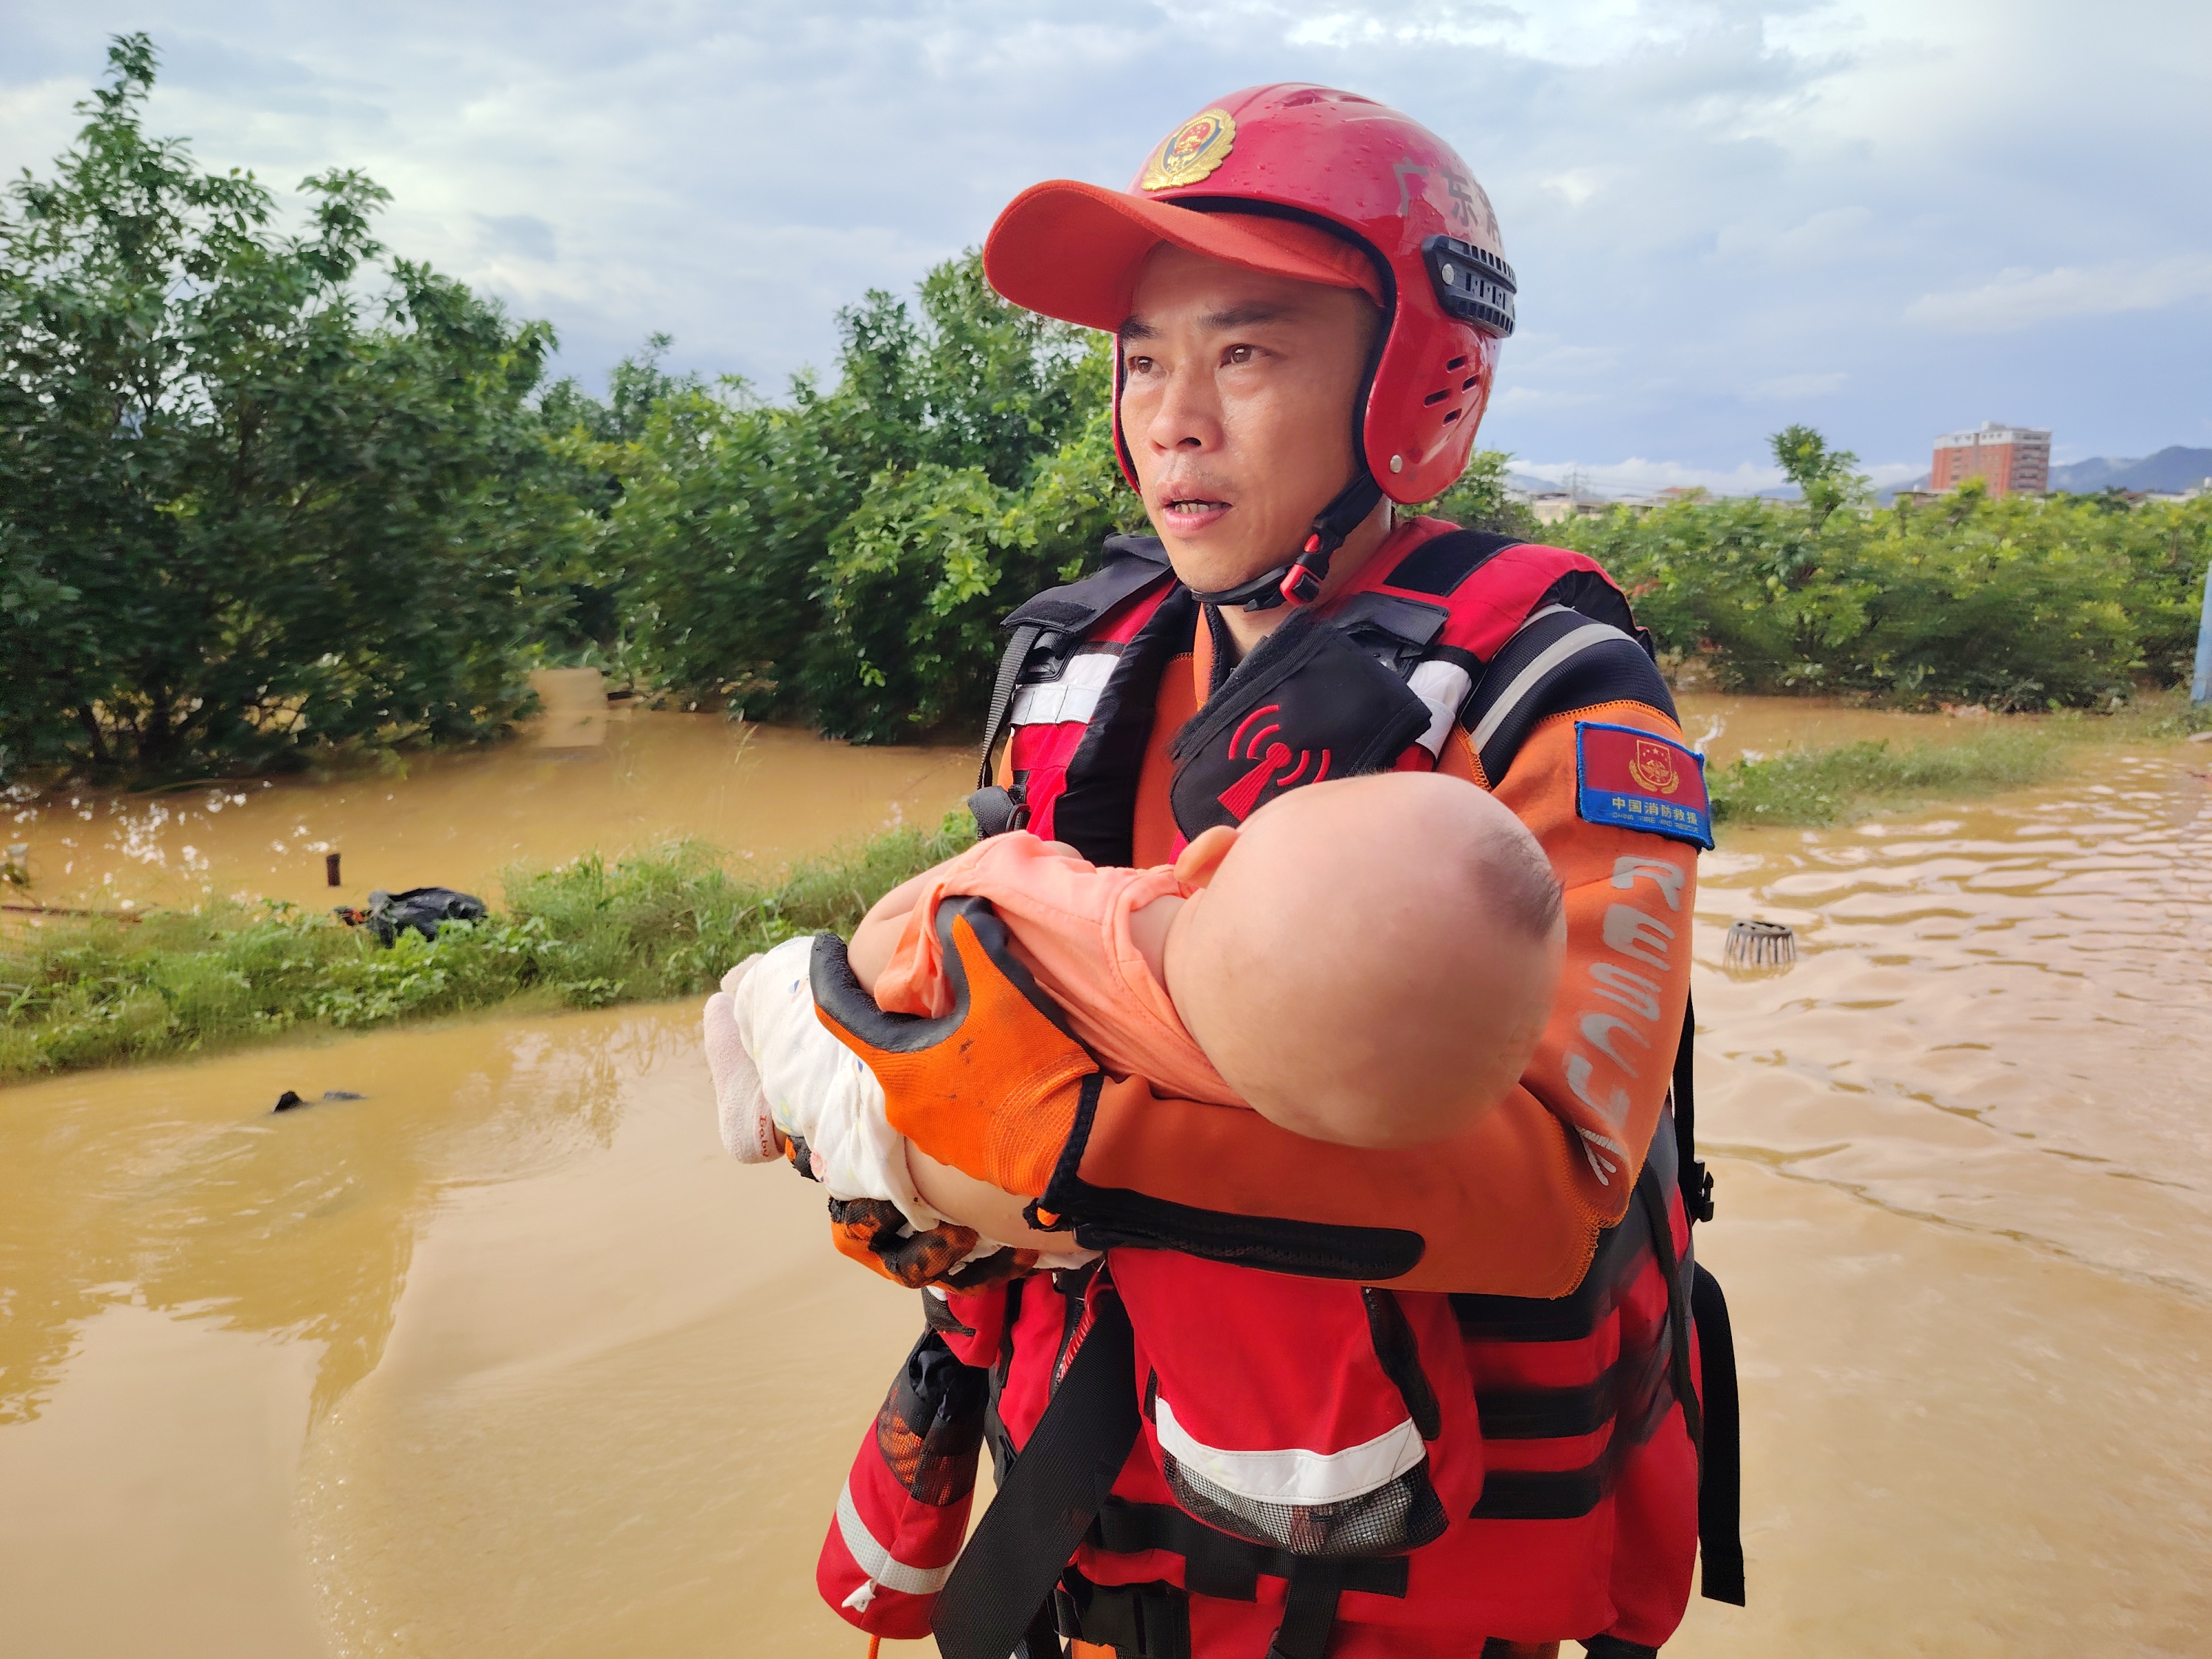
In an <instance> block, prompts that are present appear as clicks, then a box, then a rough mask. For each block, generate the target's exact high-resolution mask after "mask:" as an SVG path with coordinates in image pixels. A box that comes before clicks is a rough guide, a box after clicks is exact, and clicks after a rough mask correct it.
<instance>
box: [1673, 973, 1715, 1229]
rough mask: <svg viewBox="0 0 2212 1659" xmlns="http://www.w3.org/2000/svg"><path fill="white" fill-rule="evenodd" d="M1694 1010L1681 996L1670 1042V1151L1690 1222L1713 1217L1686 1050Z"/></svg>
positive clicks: (1693, 1036)
mask: <svg viewBox="0 0 2212 1659" xmlns="http://www.w3.org/2000/svg"><path fill="white" fill-rule="evenodd" d="M1697 1036H1698V1011H1697V1009H1696V1007H1695V1006H1693V1005H1692V1002H1691V1000H1690V999H1689V998H1688V997H1684V998H1683V999H1682V1040H1681V1041H1680V1042H1678V1043H1676V1044H1675V1045H1674V1152H1675V1158H1676V1164H1675V1167H1676V1168H1677V1169H1678V1170H1680V1178H1681V1182H1682V1207H1683V1208H1685V1209H1686V1210H1687V1211H1689V1212H1690V1218H1691V1219H1692V1221H1711V1219H1712V1218H1713V1176H1712V1171H1711V1170H1708V1169H1706V1168H1705V1165H1704V1164H1700V1163H1699V1162H1698V1079H1697V1070H1696V1067H1695V1066H1692V1063H1691V1056H1690V1051H1691V1049H1692V1048H1693V1047H1695V1046H1696V1042H1697Z"/></svg>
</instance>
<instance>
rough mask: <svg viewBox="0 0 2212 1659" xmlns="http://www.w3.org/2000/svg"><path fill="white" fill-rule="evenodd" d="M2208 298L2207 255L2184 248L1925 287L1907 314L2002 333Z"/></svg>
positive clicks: (1960, 328)
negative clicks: (2181, 252) (2179, 252)
mask: <svg viewBox="0 0 2212 1659" xmlns="http://www.w3.org/2000/svg"><path fill="white" fill-rule="evenodd" d="M2206 298H2212V258H2203V257H2202V256H2184V257H2182V258H2172V259H2160V260H2159V261H2157V262H2156V263H2154V264H2132V265H2124V264H2112V265H2094V266H2081V265H2061V266H2059V267H2058V268H2057V270H2042V271H2038V270H2027V269H2026V268H2025V267H2020V266H2015V268H2013V269H2011V270H2006V271H2004V272H2002V273H2001V274H2000V275H1999V276H1997V278H1996V281H1995V282H1990V283H1983V284H1982V285H1981V286H1980V287H1979V288H1970V289H1954V290H1952V291H1951V292H1949V293H1947V294H1924V295H1922V296H1921V297H1920V298H1918V299H1917V300H1915V301H1913V302H1912V303H1911V305H1910V306H1908V307H1905V315H1906V316H1907V317H1908V318H1910V319H1911V320H1912V321H1914V322H1916V323H1922V324H1925V325H1928V326H1929V327H1931V328H1941V329H1949V330H1952V331H1957V332H1960V333H1981V334H2000V333H2007V332H2010V331H2013V330H2015V329H2023V328H2034V327H2036V326H2038V325H2040V324H2044V323H2056V322H2063V321H2064V320H2066V319H2069V318H2074V317H2109V316H2113V315H2116V314H2118V313H2121V312H2128V311H2163V310H2165V309H2166V307H2168V306H2172V305H2179V303H2181V302H2182V301H2185V300H2202V299H2206Z"/></svg>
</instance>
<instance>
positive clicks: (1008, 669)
mask: <svg viewBox="0 0 2212 1659" xmlns="http://www.w3.org/2000/svg"><path fill="white" fill-rule="evenodd" d="M1103 551H1104V556H1105V563H1104V564H1103V567H1102V568H1099V569H1097V570H1096V571H1093V572H1092V573H1091V574H1090V575H1088V576H1085V577H1084V578H1083V579H1082V580H1080V581H1073V582H1070V583H1068V584H1067V585H1066V586H1063V587H1048V588H1047V589H1045V591H1044V592H1042V593H1038V594H1036V595H1034V596H1032V597H1031V598H1030V599H1027V600H1025V601H1024V602H1023V604H1021V605H1019V606H1018V607H1017V608H1016V609H1015V611H1014V612H1013V614H1012V615H1011V616H1009V617H1007V618H1006V621H1005V622H1004V623H1001V624H1000V626H1001V627H1004V628H1006V629H1009V630H1010V631H1011V632H1012V635H1013V637H1012V639H1011V640H1009V641H1007V643H1006V652H1005V654H1003V655H1002V656H1000V659H999V672H998V677H997V678H996V679H994V681H993V682H992V685H991V708H990V713H989V714H987V716H985V718H984V720H983V755H982V760H981V763H980V765H979V766H978V767H977V769H976V774H975V787H976V790H977V791H978V793H981V792H983V791H987V790H988V789H990V788H991V787H992V785H991V757H992V755H993V753H994V752H995V751H996V750H997V749H998V746H999V741H1000V738H1004V737H1005V736H1006V714H1007V712H1008V711H1009V710H1010V709H1011V708H1012V707H1013V702H1014V691H1015V690H1016V688H1017V687H1018V686H1019V685H1020V684H1021V678H1022V670H1023V669H1024V668H1025V667H1026V666H1028V665H1029V659H1030V652H1031V651H1032V650H1034V649H1035V648H1036V647H1037V646H1038V645H1039V644H1040V643H1042V642H1043V641H1046V640H1048V638H1060V639H1066V638H1069V637H1071V636H1079V635H1082V634H1085V633H1086V632H1088V631H1089V630H1090V629H1091V628H1092V627H1093V626H1094V625H1096V624H1097V621H1098V619H1099V618H1100V617H1103V616H1104V615H1105V614H1106V613H1107V612H1108V611H1111V610H1112V609H1113V608H1114V607H1115V605H1120V604H1121V602H1122V601H1123V600H1124V599H1130V598H1132V597H1133V596H1134V595H1135V594H1136V593H1138V592H1140V591H1142V590H1143V589H1144V588H1145V587H1146V586H1149V585H1150V584H1152V583H1153V582H1155V581H1158V580H1159V579H1160V577H1161V576H1162V575H1163V574H1165V573H1166V571H1167V569H1168V558H1167V554H1166V552H1165V551H1164V550H1163V549H1162V548H1161V546H1160V544H1159V541H1158V538H1155V537H1152V536H1109V537H1108V538H1106V542H1105V546H1104V550H1103ZM969 805H971V806H975V802H973V801H972V800H971V801H970V803H969ZM1015 805H1018V803H1015ZM996 807H997V803H995V802H991V803H986V804H985V805H983V806H982V807H981V808H979V809H978V810H977V811H976V819H977V822H978V823H979V825H980V826H981V829H982V833H983V834H985V835H987V836H989V835H997V834H999V833H1000V830H1001V829H1015V828H1017V827H1018V825H1017V824H1016V823H1012V822H1008V823H1004V824H1000V825H999V826H998V827H997V828H994V827H992V826H991V825H990V824H988V823H984V818H985V815H986V813H987V812H988V811H995V810H996Z"/></svg>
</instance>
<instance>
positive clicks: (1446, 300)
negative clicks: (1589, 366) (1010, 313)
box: [983, 84, 1515, 600]
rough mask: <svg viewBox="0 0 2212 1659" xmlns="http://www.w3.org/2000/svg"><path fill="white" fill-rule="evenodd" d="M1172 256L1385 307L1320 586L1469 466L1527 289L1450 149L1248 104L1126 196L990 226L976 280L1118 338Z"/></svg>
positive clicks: (1324, 523)
mask: <svg viewBox="0 0 2212 1659" xmlns="http://www.w3.org/2000/svg"><path fill="white" fill-rule="evenodd" d="M1163 241H1167V242H1173V243H1176V245H1178V246H1182V247H1187V248H1189V249H1190V250H1191V251H1192V252H1197V253H1201V254H1205V255H1206V256H1208V257H1210V258H1217V259H1221V260H1224V261H1225V262H1226V263H1228V264H1237V265H1243V266H1246V267H1248V268H1249V269H1253V270H1267V271H1272V272H1274V273H1275V274H1277V275H1280V276H1291V277H1296V278H1298V279H1299V280H1302V281H1306V282H1316V283H1327V284H1329V285H1331V286H1334V287H1341V288H1358V289H1364V290H1365V291H1366V293H1367V294H1368V295H1370V297H1371V298H1373V299H1374V300H1375V301H1376V303H1377V304H1378V305H1380V306H1381V307H1383V314H1384V317H1385V319H1386V323H1385V326H1384V328H1383V331H1382V334H1381V337H1380V339H1379V341H1378V343H1377V349H1376V356H1375V360H1374V362H1373V364H1372V367H1371V368H1370V373H1369V375H1368V380H1367V385H1366V388H1365V392H1364V396H1363V397H1362V398H1360V399H1359V400H1358V404H1357V405H1356V406H1355V408H1354V410H1353V421H1354V423H1355V427H1356V430H1355V433H1354V438H1355V446H1354V448H1355V453H1358V454H1359V455H1361V456H1362V457H1363V458H1364V460H1365V462H1366V471H1365V475H1364V476H1363V477H1358V478H1355V479H1353V480H1352V481H1351V483H1349V485H1348V486H1347V487H1346V490H1345V492H1344V494H1343V495H1340V497H1338V499H1337V500H1336V501H1333V502H1331V503H1330V507H1329V509H1328V511H1325V512H1324V513H1322V518H1321V519H1320V520H1316V524H1315V535H1314V538H1313V539H1312V540H1311V541H1310V542H1309V543H1308V544H1307V552H1308V555H1309V556H1308V558H1306V559H1304V560H1302V561H1301V562H1300V563H1301V566H1302V567H1303V568H1309V569H1311V568H1314V567H1315V566H1316V565H1317V566H1318V569H1315V570H1314V574H1315V576H1316V578H1317V577H1318V575H1319V574H1320V572H1321V571H1324V570H1325V569H1326V568H1327V553H1328V551H1330V550H1334V545H1335V544H1336V542H1337V541H1339V540H1340V539H1341V538H1342V537H1343V536H1344V534H1346V532H1349V531H1350V530H1351V528H1352V526H1354V525H1357V524H1358V522H1359V521H1360V520H1362V519H1364V517H1365V516H1366V515H1367V513H1368V512H1369V511H1370V510H1371V509H1372V507H1373V506H1374V504H1375V501H1376V498H1377V495H1378V492H1379V493H1380V494H1383V495H1389V496H1390V497H1391V498H1392V499H1393V500H1394V501H1401V502H1413V501H1428V500H1431V498H1433V497H1435V496H1437V495H1442V494H1443V491H1444V490H1445V489H1448V488H1449V486H1450V485H1451V484H1452V483H1453V482H1454V481H1455V480H1456V479H1457V478H1458V477H1459V475H1460V473H1461V472H1462V471H1464V470H1465V468H1466V466H1467V458H1468V452H1469V451H1470V450H1471V449H1472V448H1473V447H1474V435H1475V428H1477V427H1478V426H1479V425H1480V423H1481V421H1482V412H1483V408H1484V406H1485V404H1486V403H1487V402H1488V400H1489V397H1490V384H1491V377H1492V373H1493V372H1494V370H1495V368H1496V365H1497V360H1498V342H1499V341H1500V340H1502V339H1504V337H1505V336H1507V335H1509V334H1510V333H1511V332H1512V331H1513V300H1514V292H1515V284H1514V279H1513V270H1512V267H1511V266H1510V265H1508V264H1506V263H1505V258H1504V251H1503V247H1502V246H1501V244H1500V242H1499V240H1498V218H1497V216H1496V215H1495V214H1494V213H1492V210H1491V206H1490V198H1489V197H1487V196H1486V195H1485V194H1484V193H1483V190H1482V186H1481V185H1478V184H1477V183H1475V181H1474V175H1473V174H1471V173H1469V172H1468V169H1467V165H1466V163H1464V162H1463V161H1461V160H1460V159H1459V157H1458V156H1457V155H1455V154H1454V153H1453V151H1452V149H1451V146H1450V145H1449V144H1447V143H1444V142H1443V140H1442V139H1441V138H1439V137H1437V136H1436V135H1435V134H1434V133H1432V132H1431V131H1429V130H1428V129H1427V128H1426V127H1424V126H1421V125H1419V124H1418V123H1416V122H1413V121H1410V120H1408V119H1407V118H1406V117H1404V116H1403V115H1401V114H1399V113H1398V112H1396V111H1395V110H1393V109H1389V108H1386V107H1385V106H1383V105H1381V104H1378V103H1376V102H1374V101H1373V100H1370V99H1366V98H1362V97H1360V96H1358V94H1355V93H1349V92H1336V91H1333V90H1331V89H1330V88H1327V87H1316V86H1305V85H1298V84H1284V85H1278V86H1268V87H1252V88H1247V89H1246V90H1245V91H1243V92H1239V93H1235V94H1231V96H1229V97H1227V98H1224V99H1222V100H1219V101H1218V103H1215V104H1212V105H1209V106H1207V107H1206V109H1204V110H1202V111H1200V112H1199V113H1198V114H1196V115H1194V116H1192V117H1191V118H1189V119H1188V120H1187V121H1185V122H1183V123H1182V125H1180V126H1178V127H1176V130H1175V131H1173V132H1171V133H1170V134H1169V135H1168V137H1165V138H1164V139H1163V140H1161V142H1160V143H1159V146H1158V148H1157V149H1154V150H1153V151H1152V155H1151V156H1150V158H1149V159H1147V160H1146V163H1145V165H1144V167H1143V169H1142V171H1140V172H1139V173H1138V175H1137V177H1136V179H1135V180H1134V182H1133V183H1132V184H1131V185H1130V187H1129V188H1128V189H1127V191H1110V190H1104V189H1101V188H1100V187H1099V186H1097V185H1085V184H1080V183H1078V182H1076V181H1074V180H1072V179H1055V180H1054V181H1052V182H1050V183H1048V184H1042V185H1034V186H1032V187H1031V188H1030V189H1029V190H1026V191H1023V192H1022V193H1021V195H1019V196H1018V197H1015V198H1014V200H1013V201H1012V203H1010V204H1008V205H1007V208H1006V211H1005V212H1003V213H1001V214H1000V216H999V220H998V222H997V223H996V224H995V225H994V226H993V227H992V228H991V234H990V236H989V238H988V240H987V241H986V242H985V244H984V249H983V263H984V270H986V272H987V274H988V276H989V277H990V280H991V283H992V285H993V286H994V288H996V289H998V290H999V292H1000V293H1001V294H1003V295H1006V298H1008V299H1009V300H1012V301H1014V303H1015V304H1017V305H1020V306H1025V307H1028V308H1029V309H1030V310H1032V311H1038V312H1042V313H1045V314H1046V315H1048V316H1053V317H1059V318H1062V319H1066V321H1069V322H1073V323H1079V324H1081V325H1085V326H1086V327H1091V328H1097V329H1103V330H1107V331H1115V330H1118V329H1119V328H1120V327H1121V323H1122V322H1123V320H1124V319H1126V318H1127V315H1128V313H1129V306H1130V296H1131V295H1132V293H1133V290H1134V289H1135V286H1136V280H1137V276H1138V273H1139V267H1140V266H1141V265H1142V264H1143V262H1144V258H1145V256H1146V254H1147V253H1148V252H1151V251H1152V248H1153V247H1155V246H1158V244H1159V243H1161V242H1163ZM1114 389H1115V447H1116V448H1117V450H1118V451H1119V453H1120V455H1121V469H1122V471H1123V473H1124V474H1125V475H1127V477H1128V478H1129V482H1130V483H1131V485H1132V487H1134V485H1135V483H1136V477H1135V473H1134V470H1133V467H1132V466H1131V464H1130V459H1129V453H1128V447H1127V444H1126V443H1125V442H1123V441H1121V418H1120V416H1121V410H1120V403H1121V369H1120V367H1119V365H1118V363H1117V365H1116V368H1115V382H1114ZM1316 554H1317V555H1318V557H1317V558H1316V557H1315V555H1316ZM1248 586H1249V585H1248ZM1284 587H1285V597H1287V598H1290V599H1293V600H1298V599H1306V598H1310V597H1311V596H1312V594H1313V593H1315V592H1318V591H1319V587H1320V583H1319V580H1310V581H1306V580H1301V573H1300V571H1297V570H1293V571H1292V572H1291V574H1290V575H1289V576H1288V577H1286V578H1285V582H1284ZM1240 591H1241V590H1240Z"/></svg>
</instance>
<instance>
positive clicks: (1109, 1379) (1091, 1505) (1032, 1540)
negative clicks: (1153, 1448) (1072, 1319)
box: [929, 1285, 1141, 1659]
mask: <svg viewBox="0 0 2212 1659" xmlns="http://www.w3.org/2000/svg"><path fill="white" fill-rule="evenodd" d="M1136 1364H1137V1358H1136V1336H1135V1334H1134V1333H1133V1331H1132V1330H1131V1329H1130V1327H1129V1316H1128V1315H1127V1313H1126V1312H1124V1311H1123V1310H1122V1307H1121V1297H1119V1296H1117V1295H1115V1293H1114V1291H1113V1289H1112V1287H1111V1286H1110V1285H1100V1286H1099V1287H1098V1290H1097V1299H1096V1301H1095V1302H1094V1304H1093V1310H1092V1315H1091V1328H1090V1330H1089V1331H1087V1332H1086V1333H1085V1335H1084V1338H1083V1341H1082V1344H1081V1346H1079V1347H1078V1348H1077V1349H1076V1351H1075V1358H1073V1360H1072V1361H1071V1362H1070V1363H1069V1364H1068V1367H1067V1370H1066V1374H1065V1375H1063V1376H1061V1377H1060V1386H1059V1387H1058V1388H1057V1389H1054V1391H1053V1395H1052V1401H1051V1403H1050V1404H1048V1406H1046V1407H1045V1408H1044V1415H1043V1416H1042V1417H1040V1418H1039V1419H1037V1425H1036V1429H1035V1431H1032V1432H1031V1434H1030V1437H1029V1443H1027V1444H1026V1445H1024V1447H1023V1448H1022V1450H1021V1455H1019V1456H1018V1457H1017V1458H1015V1460H1014V1467H1013V1469H1012V1473H1011V1474H1008V1475H1007V1477H1006V1480H1005V1481H1004V1482H1002V1483H1001V1484H1000V1487H999V1491H998V1494H997V1496H995V1497H994V1498H993V1499H992V1500H991V1507H990V1508H989V1509H987V1510H984V1512H983V1518H982V1520H981V1521H980V1522H977V1523H976V1526H975V1532H974V1533H973V1534H970V1535H969V1540H968V1543H967V1546H966V1547H965V1548H963V1550H962V1551H961V1552H960V1559H959V1560H957V1562H955V1563H954V1564H953V1568H952V1576H951V1577H949V1578H947V1579H946V1580H945V1588H944V1589H942V1590H940V1591H939V1593H938V1597H937V1603H936V1606H935V1607H934V1608H933V1609H932V1611H931V1613H930V1617H929V1628H930V1632H931V1633H932V1634H933V1635H934V1636H935V1637H936V1638H937V1647H938V1651H939V1652H940V1653H941V1654H943V1655H944V1656H945V1659H1006V1656H1007V1655H1008V1654H1010V1653H1012V1651H1013V1650H1014V1646H1015V1644H1017V1643H1018V1642H1020V1641H1021V1640H1022V1639H1023V1638H1024V1634H1025V1633H1026V1632H1028V1631H1029V1630H1030V1628H1031V1626H1032V1624H1033V1622H1034V1621H1035V1620H1036V1616H1037V1611H1038V1609H1039V1608H1041V1607H1044V1606H1046V1605H1047V1604H1048V1601H1050V1599H1051V1595H1052V1590H1053V1586H1054V1584H1055V1583H1058V1582H1059V1580H1060V1570H1061V1569H1062V1568H1064V1567H1066V1565H1067V1564H1068V1561H1069V1559H1071V1558H1073V1555H1074V1554H1075V1547H1076V1546H1077V1545H1078V1544H1079V1543H1081V1542H1082V1541H1083V1534H1085V1532H1087V1531H1088V1530H1090V1527H1091V1521H1092V1519H1093V1518H1094V1517H1095V1516H1097V1513H1098V1511H1099V1510H1100V1508H1101V1507H1103V1504H1105V1502H1106V1494H1107V1493H1108V1492H1110V1491H1111V1490H1112V1489H1113V1486H1114V1481H1115V1477H1116V1476H1118V1475H1119V1474H1121V1466H1122V1464H1124V1463H1126V1462H1127V1461H1128V1458H1129V1453H1130V1452H1131V1451H1132V1450H1133V1449H1134V1448H1135V1446H1136V1443H1137V1436H1138V1434H1139V1431H1140V1429H1141V1420H1140V1419H1139V1415H1138V1406H1137V1390H1136V1388H1135V1385H1134V1383H1133V1377H1134V1376H1135V1372H1136Z"/></svg>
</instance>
